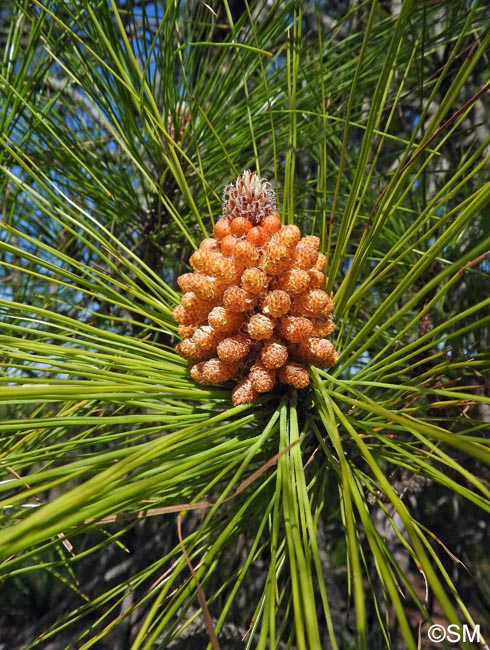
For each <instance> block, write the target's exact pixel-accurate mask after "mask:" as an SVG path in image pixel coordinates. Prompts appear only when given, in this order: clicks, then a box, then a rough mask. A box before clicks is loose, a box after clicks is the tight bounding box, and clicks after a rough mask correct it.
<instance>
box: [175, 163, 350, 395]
mask: <svg viewBox="0 0 490 650" xmlns="http://www.w3.org/2000/svg"><path fill="white" fill-rule="evenodd" d="M319 246H320V240H319V238H318V237H314V236H311V235H309V236H305V237H301V232H300V230H299V228H298V227H297V226H294V225H290V226H283V225H281V222H280V219H279V215H278V214H277V211H276V204H275V195H274V192H273V190H272V188H271V186H270V184H269V183H268V182H267V181H265V180H261V179H259V177H258V176H257V174H256V173H254V172H250V171H246V172H244V173H243V174H242V175H241V176H239V177H238V179H237V181H236V183H235V184H231V185H228V186H227V187H226V188H225V192H224V200H223V215H222V217H221V218H220V219H219V221H217V222H216V224H215V226H214V231H213V237H212V238H209V239H204V240H203V241H202V242H201V244H200V246H199V249H198V250H196V251H195V252H194V253H193V254H192V255H191V258H190V260H189V261H190V265H191V267H192V268H193V270H194V271H193V272H192V273H185V274H184V275H181V276H180V277H179V278H177V282H178V284H179V287H180V288H181V289H182V291H183V292H184V295H183V296H182V300H181V304H180V305H179V306H178V307H176V308H175V309H174V312H173V315H174V318H175V320H176V321H177V323H179V334H180V335H181V336H182V338H183V340H182V341H181V342H180V343H179V344H178V345H177V348H176V350H177V353H178V354H179V355H180V356H182V357H184V358H185V359H188V361H189V362H190V364H191V370H190V372H191V376H192V378H193V379H194V380H195V381H197V382H199V383H200V384H219V383H221V382H224V381H227V380H229V379H237V380H238V381H237V383H236V385H235V387H234V389H233V392H232V400H233V404H234V405H237V404H245V403H248V402H251V401H252V400H253V399H254V398H255V397H257V396H258V395H259V394H260V393H266V392H268V391H270V390H272V388H273V387H274V386H275V385H276V383H277V382H280V383H283V384H290V385H291V386H294V387H295V388H305V387H306V386H308V384H309V383H310V375H309V371H308V368H307V365H308V364H311V365H314V366H318V367H321V368H329V367H331V366H333V365H334V364H335V363H336V361H337V358H338V354H337V352H336V351H335V348H334V346H333V345H332V343H331V342H330V341H329V340H328V339H327V338H326V337H328V336H329V335H330V334H331V333H332V332H333V331H334V329H335V325H334V324H333V322H332V320H331V313H332V310H333V307H334V302H333V299H332V296H331V295H330V294H328V293H327V292H326V291H324V289H323V287H324V284H325V274H324V268H325V261H326V260H325V256H324V255H322V253H320V252H319Z"/></svg>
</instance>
